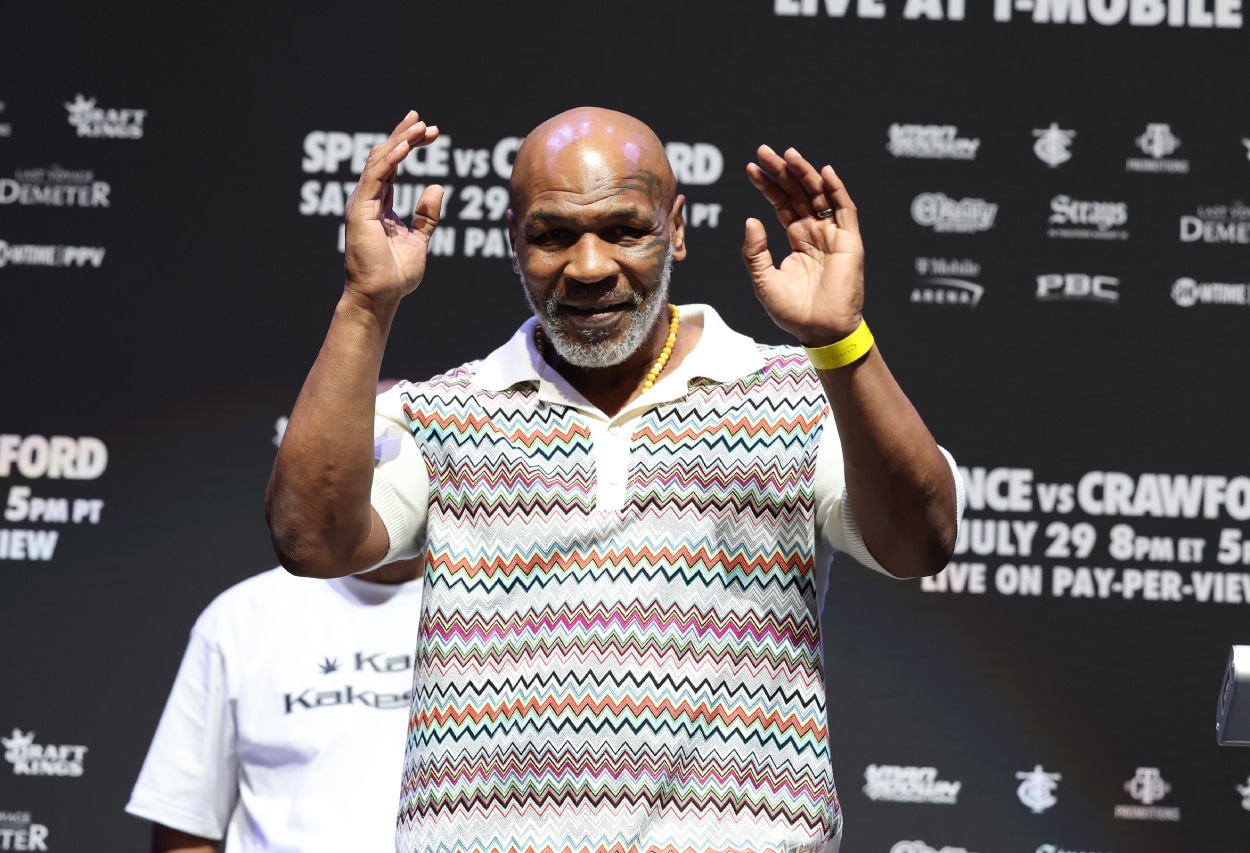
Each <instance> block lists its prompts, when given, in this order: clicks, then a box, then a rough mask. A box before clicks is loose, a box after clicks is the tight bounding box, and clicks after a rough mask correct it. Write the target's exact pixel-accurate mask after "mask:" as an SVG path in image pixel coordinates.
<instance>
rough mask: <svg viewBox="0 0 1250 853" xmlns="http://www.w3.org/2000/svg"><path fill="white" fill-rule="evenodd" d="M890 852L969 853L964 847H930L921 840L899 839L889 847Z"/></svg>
mask: <svg viewBox="0 0 1250 853" xmlns="http://www.w3.org/2000/svg"><path fill="white" fill-rule="evenodd" d="M890 853H970V851H969V850H968V849H967V848H966V847H942V848H940V849H939V848H937V847H930V846H929V845H928V844H925V843H924V842H923V841H900V842H898V843H897V844H895V845H894V846H893V847H891V848H890Z"/></svg>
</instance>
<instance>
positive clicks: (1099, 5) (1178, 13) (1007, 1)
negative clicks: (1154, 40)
mask: <svg viewBox="0 0 1250 853" xmlns="http://www.w3.org/2000/svg"><path fill="white" fill-rule="evenodd" d="M778 2H781V0H778ZM811 2H813V3H814V2H815V0H811ZM843 2H844V3H845V0H843ZM1214 6H1215V8H1214V9H1212V8H1211V4H1202V3H1198V4H1189V5H1188V6H1186V4H1185V3H1180V2H1166V0H1132V2H1131V3H1130V2H1127V1H1126V2H1118V3H1103V2H1099V0H994V20H995V21H999V22H1000V23H1005V22H1007V21H1010V20H1011V19H1012V15H1013V13H1015V12H1022V13H1024V16H1025V18H1026V20H1031V21H1032V23H1034V24H1064V25H1067V26H1073V25H1076V26H1085V25H1089V24H1098V25H1099V26H1103V27H1113V26H1116V25H1119V24H1123V23H1126V22H1127V23H1128V25H1129V26H1131V27H1157V26H1160V25H1161V24H1163V23H1164V21H1165V20H1166V21H1167V25H1168V26H1169V27H1194V28H1196V29H1210V28H1211V27H1221V28H1224V27H1226V28H1230V29H1241V6H1240V4H1237V5H1231V4H1230V5H1228V6H1224V5H1222V4H1220V3H1216V4H1214ZM961 8H962V7H961Z"/></svg>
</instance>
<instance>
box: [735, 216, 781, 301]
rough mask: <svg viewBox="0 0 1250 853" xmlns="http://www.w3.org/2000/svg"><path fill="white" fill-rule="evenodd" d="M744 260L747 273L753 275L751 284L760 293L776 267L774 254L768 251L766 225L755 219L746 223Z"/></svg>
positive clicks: (743, 247) (743, 244) (743, 243)
mask: <svg viewBox="0 0 1250 853" xmlns="http://www.w3.org/2000/svg"><path fill="white" fill-rule="evenodd" d="M742 260H743V262H744V263H745V264H746V265H747V272H749V273H750V274H751V283H752V284H753V285H754V286H755V289H756V290H757V291H758V290H759V289H760V288H762V287H763V286H764V282H765V280H766V279H767V278H768V274H769V273H771V272H772V271H773V269H774V267H773V256H772V253H770V252H769V251H768V232H766V231H765V230H764V223H762V222H760V221H759V220H758V219H755V218H754V217H752V218H750V219H748V220H747V222H746V234H745V236H744V238H743V240H742Z"/></svg>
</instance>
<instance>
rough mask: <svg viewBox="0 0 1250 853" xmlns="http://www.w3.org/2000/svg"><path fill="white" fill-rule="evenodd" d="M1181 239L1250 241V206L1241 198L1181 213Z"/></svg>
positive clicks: (1191, 241)
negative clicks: (1185, 214)
mask: <svg viewBox="0 0 1250 853" xmlns="http://www.w3.org/2000/svg"><path fill="white" fill-rule="evenodd" d="M1181 242H1182V243H1198V242H1202V243H1240V244H1242V245H1247V244H1250V207H1247V206H1246V205H1245V204H1244V203H1243V202H1240V201H1235V202H1233V203H1232V204H1208V205H1204V206H1202V207H1199V208H1198V210H1197V211H1196V213H1195V215H1193V216H1182V217H1181Z"/></svg>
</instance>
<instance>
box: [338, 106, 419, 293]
mask: <svg viewBox="0 0 1250 853" xmlns="http://www.w3.org/2000/svg"><path fill="white" fill-rule="evenodd" d="M437 138H438V128H437V127H436V126H434V125H427V124H426V123H425V122H423V121H421V120H420V118H419V116H418V115H417V113H416V112H415V111H409V113H408V115H406V116H404V119H403V121H401V122H400V123H399V124H398V125H396V127H395V129H394V130H393V131H391V135H390V136H389V137H388V138H387V140H386V141H385V142H383V143H381V144H380V145H377V146H375V147H374V148H373V150H372V151H370V152H369V161H368V163H366V164H365V169H364V171H363V172H362V173H361V175H360V180H359V181H358V182H357V183H356V188H355V189H354V190H352V194H351V196H350V197H349V198H348V200H347V238H346V252H345V254H346V271H347V285H346V287H347V291H348V293H350V294H355V295H357V296H360V297H363V298H364V300H365V303H366V304H367V305H370V304H371V306H385V307H388V308H391V309H393V308H394V307H395V305H396V304H398V302H399V300H400V299H402V298H403V297H404V296H406V295H408V294H409V293H411V292H412V291H413V290H415V289H416V287H417V285H419V284H420V283H421V279H422V277H423V276H424V275H425V262H426V256H427V254H428V251H429V245H430V235H431V234H433V233H434V227H435V226H436V225H438V217H439V214H440V212H441V210H442V204H443V188H442V187H441V186H439V185H437V184H434V185H431V186H428V187H426V188H425V191H424V192H422V193H421V198H420V199H418V200H417V204H416V207H415V209H414V210H413V214H412V221H411V222H410V223H409V222H405V221H404V220H402V219H401V218H400V217H399V216H397V215H396V214H395V211H394V209H393V207H392V205H393V203H394V196H395V177H396V175H397V174H398V172H399V164H400V163H401V162H403V160H404V158H405V157H407V156H408V154H409V153H410V152H411V151H412V149H414V148H419V147H420V146H422V145H429V144H430V143H431V142H433V141H434V140H435V139H437Z"/></svg>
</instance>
